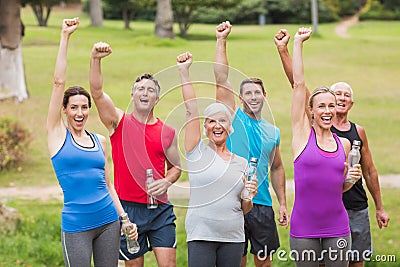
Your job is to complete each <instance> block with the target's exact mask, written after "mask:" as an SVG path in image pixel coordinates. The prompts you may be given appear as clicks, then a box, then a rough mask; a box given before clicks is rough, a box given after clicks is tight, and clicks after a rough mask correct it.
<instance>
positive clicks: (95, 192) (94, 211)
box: [51, 130, 118, 233]
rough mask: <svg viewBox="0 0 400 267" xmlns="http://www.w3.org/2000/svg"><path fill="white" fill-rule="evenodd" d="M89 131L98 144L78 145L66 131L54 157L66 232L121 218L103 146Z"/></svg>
mask: <svg viewBox="0 0 400 267" xmlns="http://www.w3.org/2000/svg"><path fill="white" fill-rule="evenodd" d="M88 134H89V135H90V137H91V139H92V140H93V143H94V144H95V145H94V147H93V148H85V147H82V146H80V145H79V144H77V143H76V142H75V141H74V140H73V138H72V135H71V133H70V131H68V130H67V134H66V138H65V142H64V144H63V146H62V147H61V149H60V150H59V151H58V152H57V154H56V155H54V156H53V157H52V158H51V161H52V163H53V168H54V171H55V173H56V175H57V179H58V182H59V184H60V186H61V188H62V191H63V193H64V207H63V210H62V218H61V229H62V231H64V232H67V233H78V232H83V231H87V230H91V229H94V228H97V227H99V226H102V225H105V224H108V223H111V222H114V221H116V220H118V214H117V211H116V209H115V206H114V202H113V200H112V198H111V196H110V193H109V191H108V188H107V184H106V180H105V173H104V165H105V158H104V152H103V149H102V147H101V144H100V142H99V140H98V138H97V136H96V135H95V134H92V133H88Z"/></svg>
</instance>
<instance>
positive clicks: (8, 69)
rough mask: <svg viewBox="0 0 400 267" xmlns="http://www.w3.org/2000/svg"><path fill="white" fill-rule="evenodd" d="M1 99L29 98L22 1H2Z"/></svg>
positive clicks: (0, 31)
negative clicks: (24, 59)
mask: <svg viewBox="0 0 400 267" xmlns="http://www.w3.org/2000/svg"><path fill="white" fill-rule="evenodd" d="M0 18H1V19H0V50H1V51H0V99H5V98H10V97H14V98H15V99H17V100H18V101H22V100H24V99H26V98H28V92H27V89H26V83H25V74H24V64H23V60H22V50H21V38H22V35H23V33H24V26H23V24H22V21H21V17H20V0H13V1H9V0H0Z"/></svg>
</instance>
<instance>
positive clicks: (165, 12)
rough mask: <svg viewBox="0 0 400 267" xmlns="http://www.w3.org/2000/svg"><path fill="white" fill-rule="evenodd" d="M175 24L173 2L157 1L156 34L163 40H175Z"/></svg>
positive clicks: (168, 0) (169, 0)
mask: <svg viewBox="0 0 400 267" xmlns="http://www.w3.org/2000/svg"><path fill="white" fill-rule="evenodd" d="M173 23H174V19H173V16H172V6H171V0H157V14H156V23H155V24H156V25H155V29H154V34H155V35H156V36H158V37H161V38H171V39H173V38H175V34H174V31H173V28H172V26H173Z"/></svg>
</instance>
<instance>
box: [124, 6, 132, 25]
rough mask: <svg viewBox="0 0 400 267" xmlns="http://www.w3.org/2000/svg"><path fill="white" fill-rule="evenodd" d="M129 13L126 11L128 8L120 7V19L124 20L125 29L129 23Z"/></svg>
mask: <svg viewBox="0 0 400 267" xmlns="http://www.w3.org/2000/svg"><path fill="white" fill-rule="evenodd" d="M128 13H129V11H128V7H126V6H124V7H122V19H123V20H124V27H125V29H129V28H130V26H129V23H130V21H131V20H130V16H129V14H128Z"/></svg>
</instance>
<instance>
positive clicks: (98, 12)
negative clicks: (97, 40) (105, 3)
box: [89, 0, 103, 27]
mask: <svg viewBox="0 0 400 267" xmlns="http://www.w3.org/2000/svg"><path fill="white" fill-rule="evenodd" d="M89 9H90V21H91V24H90V25H91V26H92V27H102V26H103V9H102V8H101V0H90V7H89Z"/></svg>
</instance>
